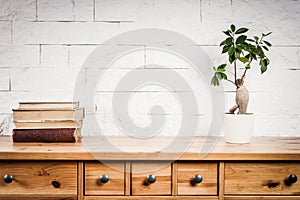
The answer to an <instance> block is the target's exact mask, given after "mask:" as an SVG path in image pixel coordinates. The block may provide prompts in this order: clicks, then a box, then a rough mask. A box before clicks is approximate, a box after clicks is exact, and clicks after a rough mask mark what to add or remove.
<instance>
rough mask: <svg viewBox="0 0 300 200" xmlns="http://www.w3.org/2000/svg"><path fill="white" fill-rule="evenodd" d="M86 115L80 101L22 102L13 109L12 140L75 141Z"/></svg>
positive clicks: (77, 139) (78, 137)
mask: <svg viewBox="0 0 300 200" xmlns="http://www.w3.org/2000/svg"><path fill="white" fill-rule="evenodd" d="M83 118H84V109H83V108H80V107H79V102H20V103H19V108H18V109H13V120H14V124H15V128H14V129H13V135H12V137H13V141H14V142H76V141H79V140H80V138H81V136H80V131H81V126H82V121H83Z"/></svg>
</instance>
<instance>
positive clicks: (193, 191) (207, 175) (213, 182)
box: [177, 162, 218, 195]
mask: <svg viewBox="0 0 300 200" xmlns="http://www.w3.org/2000/svg"><path fill="white" fill-rule="evenodd" d="M177 165H178V180H177V181H178V195H217V193H218V192H217V185H218V179H217V173H218V164H217V163H201V162H178V164H177ZM196 174H200V175H201V176H202V177H203V181H202V182H201V183H199V184H192V183H191V182H192V180H193V178H194V176H195V175H196Z"/></svg>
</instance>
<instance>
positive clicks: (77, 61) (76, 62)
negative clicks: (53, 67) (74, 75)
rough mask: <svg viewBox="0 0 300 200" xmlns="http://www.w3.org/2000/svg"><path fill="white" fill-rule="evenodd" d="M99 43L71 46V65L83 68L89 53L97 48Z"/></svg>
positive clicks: (71, 66)
mask: <svg viewBox="0 0 300 200" xmlns="http://www.w3.org/2000/svg"><path fill="white" fill-rule="evenodd" d="M97 47H98V46H97V45H90V46H85V45H72V46H69V47H68V49H69V62H68V64H69V67H70V68H81V67H82V66H83V63H84V62H85V61H86V59H87V58H88V57H89V55H90V54H91V53H92V52H93V51H94V50H95V49H96V48H97Z"/></svg>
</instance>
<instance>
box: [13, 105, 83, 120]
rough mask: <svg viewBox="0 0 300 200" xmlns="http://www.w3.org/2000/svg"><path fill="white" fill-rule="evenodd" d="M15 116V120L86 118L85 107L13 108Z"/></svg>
mask: <svg viewBox="0 0 300 200" xmlns="http://www.w3.org/2000/svg"><path fill="white" fill-rule="evenodd" d="M13 118H14V120H15V121H28V122H30V121H36V120H40V121H49V120H54V121H59V120H62V121H66V120H73V121H80V120H82V119H83V118H84V109H83V108H76V109H60V110H58V109H51V110H50V109H49V110H28V109H25V110H24V109H13Z"/></svg>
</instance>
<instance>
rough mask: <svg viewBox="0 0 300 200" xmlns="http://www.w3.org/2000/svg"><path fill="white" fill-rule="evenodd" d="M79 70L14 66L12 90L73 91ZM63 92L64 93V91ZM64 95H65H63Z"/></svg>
mask: <svg viewBox="0 0 300 200" xmlns="http://www.w3.org/2000/svg"><path fill="white" fill-rule="evenodd" d="M77 74H78V70H73V69H59V68H13V69H12V75H11V76H12V77H11V79H12V84H11V87H12V90H17V91H18V90H24V91H37V92H43V91H44V92H45V93H46V92H50V91H69V92H70V93H72V92H73V88H74V86H75V80H76V77H77ZM62 94H63V93H62ZM62 96H63V95H62Z"/></svg>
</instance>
